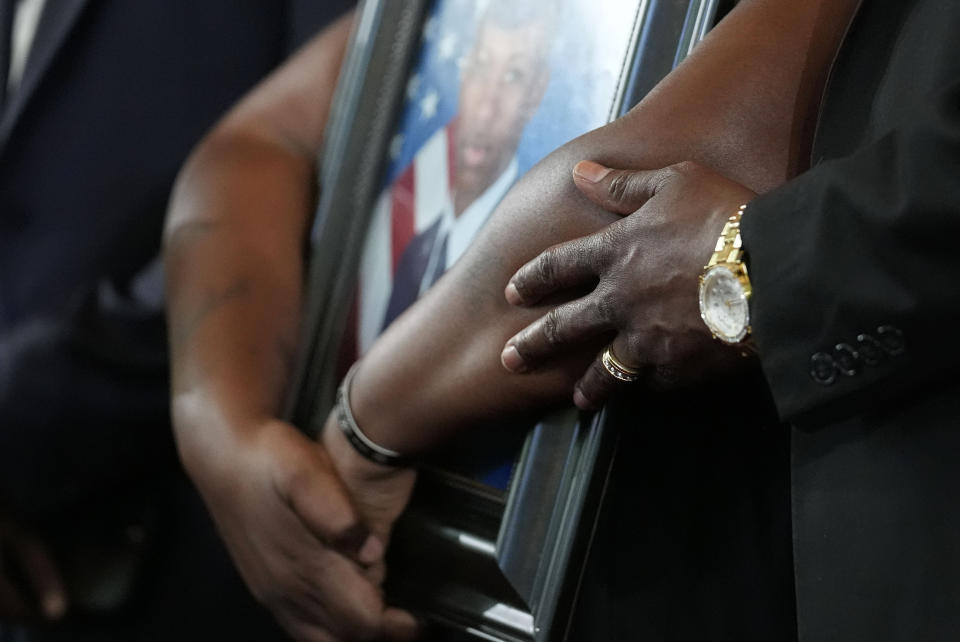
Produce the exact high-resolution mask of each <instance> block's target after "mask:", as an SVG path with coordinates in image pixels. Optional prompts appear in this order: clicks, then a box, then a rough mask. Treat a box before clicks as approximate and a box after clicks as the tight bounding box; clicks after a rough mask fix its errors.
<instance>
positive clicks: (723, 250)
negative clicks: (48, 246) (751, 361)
mask: <svg viewBox="0 0 960 642" xmlns="http://www.w3.org/2000/svg"><path fill="white" fill-rule="evenodd" d="M746 207H747V206H746V205H741V206H740V208H739V209H738V210H737V212H736V214H734V215H733V216H731V217H730V218H729V219H728V220H727V222H726V223H725V224H724V226H723V231H722V232H721V233H720V238H719V239H717V247H716V248H715V249H714V252H713V256H711V257H710V262H709V263H707V265H706V266H705V267H704V268H703V274H701V275H700V317H701V318H702V319H703V322H704V323H706V324H707V328H709V329H710V332H711V333H713V336H714V337H716V338H717V339H719V340H720V341H723V342H724V343H728V344H731V345H737V346H740V347H742V348H743V349H744V350H745V351H747V352H753V346H752V342H750V305H749V303H750V293H751V288H750V277H748V276H747V266H746V264H745V263H744V261H743V259H744V251H743V241H742V239H741V238H740V219H741V217H742V216H743V212H744V210H745V209H746Z"/></svg>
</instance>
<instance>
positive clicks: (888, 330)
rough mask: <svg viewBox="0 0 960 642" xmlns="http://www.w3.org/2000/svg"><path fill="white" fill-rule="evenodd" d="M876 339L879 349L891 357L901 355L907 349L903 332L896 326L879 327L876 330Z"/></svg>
mask: <svg viewBox="0 0 960 642" xmlns="http://www.w3.org/2000/svg"><path fill="white" fill-rule="evenodd" d="M877 338H878V339H879V340H880V347H882V348H883V350H884V351H885V352H886V353H887V354H889V355H890V356H892V357H895V356H897V355H900V354H903V353H904V352H905V351H906V349H907V346H906V343H905V342H904V340H903V332H902V331H901V330H900V328H898V327H896V326H892V325H882V326H880V327H879V328H877Z"/></svg>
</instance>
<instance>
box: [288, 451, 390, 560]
mask: <svg viewBox="0 0 960 642" xmlns="http://www.w3.org/2000/svg"><path fill="white" fill-rule="evenodd" d="M311 446H312V445H311ZM310 453H311V455H312V456H308V457H304V459H303V461H301V462H300V464H299V465H298V466H297V470H296V472H294V473H292V474H291V475H290V477H289V478H288V479H287V481H286V484H285V486H286V489H285V491H284V492H283V494H285V497H284V499H285V501H286V502H287V503H288V504H289V505H290V507H291V508H292V510H293V511H294V513H295V514H296V515H297V517H298V518H299V519H300V521H301V522H302V523H303V525H304V527H306V529H307V530H308V531H309V532H310V533H311V534H313V536H314V537H316V538H317V539H319V540H320V541H321V542H323V543H325V544H327V545H329V546H330V547H331V548H333V549H335V550H337V551H340V552H342V553H344V554H345V555H347V556H348V557H350V558H352V559H354V560H356V561H358V562H360V563H361V564H372V563H374V562H376V561H377V560H379V559H381V558H382V557H383V553H384V550H385V546H384V544H383V542H381V541H380V539H379V538H378V537H376V536H375V535H373V534H371V533H370V531H369V529H367V528H366V527H365V526H364V525H363V524H362V522H361V521H360V518H359V516H358V514H357V511H356V509H355V508H354V506H353V503H352V502H351V501H350V497H349V495H348V494H347V492H346V490H345V489H344V487H343V484H342V483H341V482H340V480H339V478H337V477H336V474H335V473H334V472H333V466H332V464H331V463H330V460H329V455H328V454H327V452H326V451H325V450H323V449H322V448H317V447H311V448H310Z"/></svg>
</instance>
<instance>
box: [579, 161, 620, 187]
mask: <svg viewBox="0 0 960 642" xmlns="http://www.w3.org/2000/svg"><path fill="white" fill-rule="evenodd" d="M612 171H613V170H612V169H610V168H609V167H604V166H603V165H601V164H600V163H594V162H593V161H580V162H579V163H577V164H576V166H575V167H574V168H573V173H574V175H576V176H579V177H580V178H582V179H583V180H585V181H588V182H590V183H599V182H600V181H602V180H603V179H604V178H605V177H606V175H607V174H609V173H610V172H612Z"/></svg>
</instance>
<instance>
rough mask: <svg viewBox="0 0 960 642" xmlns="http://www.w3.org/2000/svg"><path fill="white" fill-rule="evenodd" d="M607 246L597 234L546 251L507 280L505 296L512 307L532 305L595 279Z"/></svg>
mask: <svg viewBox="0 0 960 642" xmlns="http://www.w3.org/2000/svg"><path fill="white" fill-rule="evenodd" d="M606 255H607V245H606V244H605V243H604V242H603V237H602V235H600V234H591V235H590V236H584V237H583V238H579V239H574V240H572V241H567V242H566V243H560V244H558V245H554V246H553V247H550V248H547V249H546V250H544V251H543V252H541V253H540V255H539V256H537V257H536V258H535V259H533V260H532V261H529V262H528V263H527V264H526V265H524V266H523V267H521V268H520V269H519V270H517V271H516V273H514V275H513V276H512V277H511V278H510V282H509V283H508V284H507V288H506V290H504V296H505V297H506V299H507V302H508V303H510V304H512V305H532V304H534V303H536V302H538V301H540V300H541V299H543V298H544V297H546V296H548V295H550V294H554V293H556V292H562V291H563V290H567V289H570V288H574V287H577V286H580V285H583V284H585V283H588V282H590V281H591V280H594V279H596V278H597V275H598V274H599V273H600V270H601V268H602V267H603V266H604V264H605V257H606Z"/></svg>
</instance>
